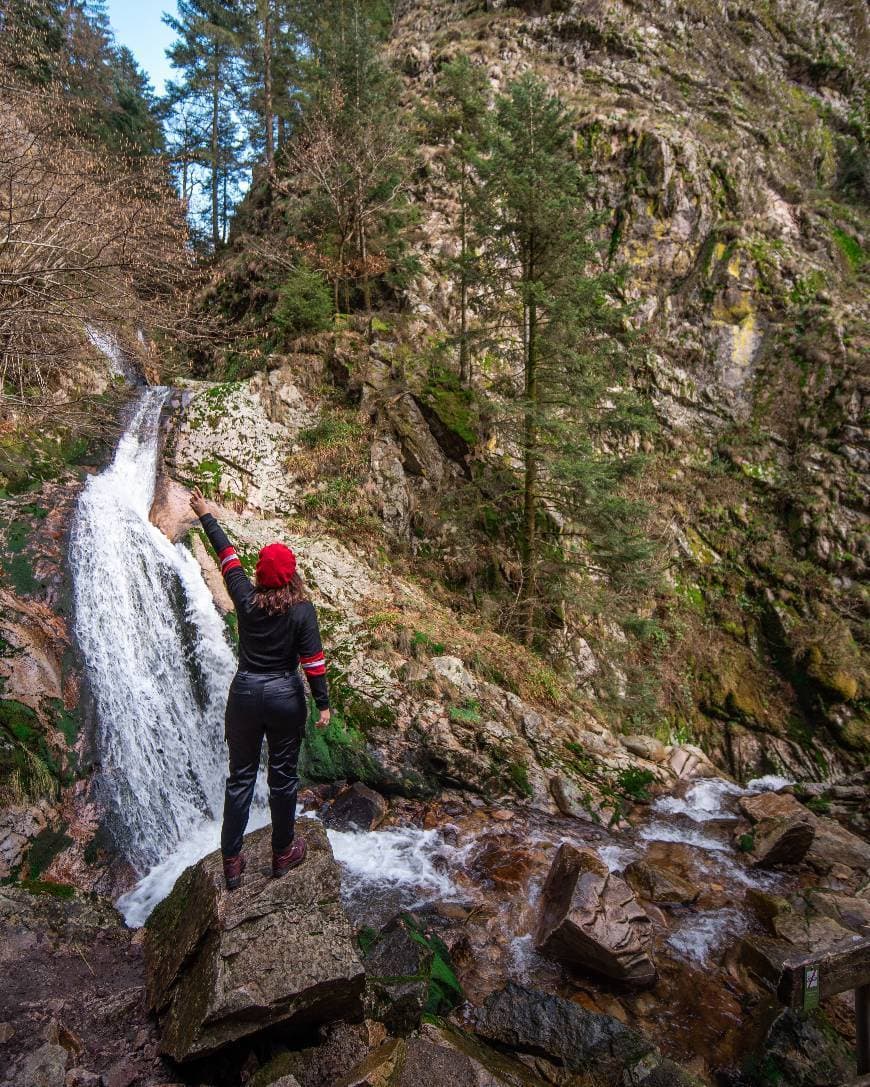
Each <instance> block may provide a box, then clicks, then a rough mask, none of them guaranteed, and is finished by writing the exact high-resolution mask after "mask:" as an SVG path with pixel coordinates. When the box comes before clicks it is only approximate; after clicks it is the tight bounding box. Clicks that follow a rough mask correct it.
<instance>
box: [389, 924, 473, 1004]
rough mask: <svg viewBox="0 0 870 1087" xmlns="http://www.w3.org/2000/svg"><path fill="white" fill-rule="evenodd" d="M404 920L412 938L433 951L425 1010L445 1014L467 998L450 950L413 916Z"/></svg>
mask: <svg viewBox="0 0 870 1087" xmlns="http://www.w3.org/2000/svg"><path fill="white" fill-rule="evenodd" d="M402 921H403V923H404V925H405V928H406V929H407V930H408V934H409V935H410V936H411V938H412V939H413V940H415V941H416V942H417V943H419V944H422V945H423V947H425V948H428V950H429V951H431V952H432V963H431V966H430V967H429V994H428V998H427V1000H426V1007H425V1009H424V1011H425V1013H426V1014H427V1015H444V1014H445V1013H446V1012H448V1011H450V1009H451V1008H455V1007H456V1006H457V1004H461V1003H462V1001H463V1000H464V999H465V994H464V993H463V991H462V986H461V985H460V984H459V979H458V978H457V977H456V972H455V970H454V969H453V963H452V961H451V959H450V952H449V951H448V950H447V947H446V946H445V944H444V941H443V940H441V939H439V938H438V937H437V936H435V935H434V934H431V933H426V932H424V930H423V929H422V928H421V927H420V926H419V925H418V924H417V923H416V922H415V921H414V919H413V918H412V917H409V916H407V915H405V916H404V917H403V918H402Z"/></svg>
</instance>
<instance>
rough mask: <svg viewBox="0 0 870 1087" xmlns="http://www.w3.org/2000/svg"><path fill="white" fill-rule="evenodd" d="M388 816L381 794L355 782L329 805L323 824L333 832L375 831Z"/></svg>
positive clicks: (346, 787)
mask: <svg viewBox="0 0 870 1087" xmlns="http://www.w3.org/2000/svg"><path fill="white" fill-rule="evenodd" d="M386 814H387V802H386V800H384V798H383V797H382V796H381V794H380V793H376V792H375V790H374V789H370V788H369V787H368V785H363V783H362V782H361V781H355V782H354V783H353V784H352V785H347V786H345V788H343V789H342V790H341V791H340V792H339V793H338V794H337V795H336V796H335V798H334V799H333V800H331V801H330V802H329V804H327V806H326V808H325V810H324V812H323V822H324V823H325V824H326V825H327V826H328V827H330V828H331V829H332V830H374V829H375V827H377V826H379V825H380V824H381V823H382V822H383V821H384V816H385V815H386Z"/></svg>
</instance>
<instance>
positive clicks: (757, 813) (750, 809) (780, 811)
mask: <svg viewBox="0 0 870 1087" xmlns="http://www.w3.org/2000/svg"><path fill="white" fill-rule="evenodd" d="M739 804H740V809H741V811H743V813H744V814H745V815H747V816H748V817H749V818H750V819H751V820H752V822H753V823H759V822H761V820H762V819H789V818H793V817H804V818H807V819H812V818H813V815H812V812H810V811H808V810H807V809H806V808H805V807H804V806H803V804H801V802H800V801H799V800H797V799H795V797H794V796H792V794H791V793H758V794H756V795H755V796H741V797H740V800H739Z"/></svg>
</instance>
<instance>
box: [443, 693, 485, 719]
mask: <svg viewBox="0 0 870 1087" xmlns="http://www.w3.org/2000/svg"><path fill="white" fill-rule="evenodd" d="M449 717H450V720H451V721H458V722H460V723H461V724H465V725H476V724H479V723H480V720H481V717H480V703H479V702H478V701H477V699H476V698H466V699H465V701H464V702H463V703H462V705H461V706H451V707H450V713H449Z"/></svg>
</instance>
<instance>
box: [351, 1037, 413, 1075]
mask: <svg viewBox="0 0 870 1087" xmlns="http://www.w3.org/2000/svg"><path fill="white" fill-rule="evenodd" d="M404 1055H405V1047H404V1043H403V1042H402V1041H400V1040H399V1039H396V1038H393V1039H391V1040H390V1041H389V1042H385V1043H384V1044H383V1045H382V1046H380V1047H379V1048H378V1049H376V1050H375V1051H374V1053H370V1054H369V1056H368V1057H366V1059H365V1060H364V1061H363V1062H362V1063H361V1064H359V1065H357V1067H356V1068H354V1069H353V1071H351V1072H350V1073H348V1075H346V1076H344V1077H342V1079H340V1080H338V1081H337V1082H336V1084H335V1087H388V1085H389V1084H390V1083H392V1082H393V1073H394V1072H396V1071H397V1068H399V1067H401V1061H402V1058H403V1057H404Z"/></svg>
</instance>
